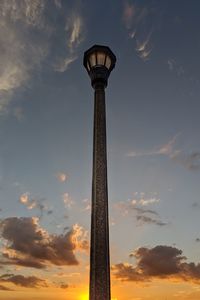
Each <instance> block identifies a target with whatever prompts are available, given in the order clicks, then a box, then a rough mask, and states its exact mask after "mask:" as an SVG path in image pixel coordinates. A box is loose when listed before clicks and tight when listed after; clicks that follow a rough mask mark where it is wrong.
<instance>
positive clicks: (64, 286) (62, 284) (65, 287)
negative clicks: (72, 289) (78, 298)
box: [60, 283, 69, 289]
mask: <svg viewBox="0 0 200 300" xmlns="http://www.w3.org/2000/svg"><path fill="white" fill-rule="evenodd" d="M60 288H61V289H68V288H69V285H68V284H64V283H61V285H60Z"/></svg>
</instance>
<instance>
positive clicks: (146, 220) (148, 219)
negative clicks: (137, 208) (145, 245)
mask: <svg viewBox="0 0 200 300" xmlns="http://www.w3.org/2000/svg"><path fill="white" fill-rule="evenodd" d="M136 219H137V221H139V222H140V223H141V224H144V223H147V224H155V225H158V226H165V225H167V223H165V222H162V221H159V220H156V219H153V218H151V217H148V216H143V215H142V216H141V215H139V216H136Z"/></svg>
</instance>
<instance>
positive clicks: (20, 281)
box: [0, 274, 47, 288]
mask: <svg viewBox="0 0 200 300" xmlns="http://www.w3.org/2000/svg"><path fill="white" fill-rule="evenodd" d="M0 281H1V282H6V283H7V282H9V283H13V284H15V285H19V286H23V287H26V288H38V287H47V283H46V281H45V280H43V279H40V278H38V277H36V276H28V277H25V276H23V275H13V274H4V275H1V276H0Z"/></svg>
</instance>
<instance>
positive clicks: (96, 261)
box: [90, 83, 110, 300]
mask: <svg viewBox="0 0 200 300" xmlns="http://www.w3.org/2000/svg"><path fill="white" fill-rule="evenodd" d="M93 143H94V144H93V180H92V219H91V250H90V251H91V252H90V300H104V299H105V300H110V259H109V226H108V188H107V157H106V113H105V91H104V85H103V84H102V83H100V84H96V85H95V105H94V141H93Z"/></svg>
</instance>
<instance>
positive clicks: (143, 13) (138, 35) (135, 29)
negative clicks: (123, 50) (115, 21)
mask: <svg viewBox="0 0 200 300" xmlns="http://www.w3.org/2000/svg"><path fill="white" fill-rule="evenodd" d="M152 11H153V10H152V9H151V8H150V7H147V6H145V7H144V6H141V5H137V4H136V3H131V4H130V3H129V2H128V1H126V2H125V3H124V9H123V17H122V20H123V23H124V25H125V27H126V29H127V31H128V35H129V38H130V39H131V40H134V41H135V51H136V52H137V54H138V56H139V57H140V58H141V59H142V60H143V61H146V60H148V59H149V57H150V54H151V52H152V49H153V44H152V41H151V40H152V39H151V37H152V33H153V29H152V28H153V24H152V19H155V18H153V17H152ZM149 20H151V22H150V23H151V25H149Z"/></svg>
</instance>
